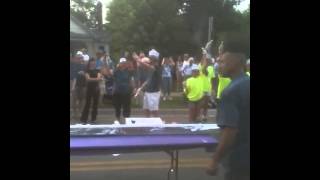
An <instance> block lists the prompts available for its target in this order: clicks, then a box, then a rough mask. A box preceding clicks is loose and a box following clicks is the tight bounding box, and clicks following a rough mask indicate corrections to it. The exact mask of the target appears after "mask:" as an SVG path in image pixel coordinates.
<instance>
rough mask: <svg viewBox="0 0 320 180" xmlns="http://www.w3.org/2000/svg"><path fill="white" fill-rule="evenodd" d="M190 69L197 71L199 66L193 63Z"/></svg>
mask: <svg viewBox="0 0 320 180" xmlns="http://www.w3.org/2000/svg"><path fill="white" fill-rule="evenodd" d="M191 70H192V71H199V66H198V65H197V64H193V65H192V67H191Z"/></svg>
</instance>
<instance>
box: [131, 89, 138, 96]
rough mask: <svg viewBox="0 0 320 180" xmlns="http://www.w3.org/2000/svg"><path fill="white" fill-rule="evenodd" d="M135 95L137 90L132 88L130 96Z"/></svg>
mask: <svg viewBox="0 0 320 180" xmlns="http://www.w3.org/2000/svg"><path fill="white" fill-rule="evenodd" d="M136 93H137V88H134V89H133V91H132V95H133V96H135V95H136Z"/></svg>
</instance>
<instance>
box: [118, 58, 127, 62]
mask: <svg viewBox="0 0 320 180" xmlns="http://www.w3.org/2000/svg"><path fill="white" fill-rule="evenodd" d="M126 61H127V60H126V58H120V61H119V63H124V62H126Z"/></svg>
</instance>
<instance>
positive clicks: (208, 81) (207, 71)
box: [199, 56, 215, 121]
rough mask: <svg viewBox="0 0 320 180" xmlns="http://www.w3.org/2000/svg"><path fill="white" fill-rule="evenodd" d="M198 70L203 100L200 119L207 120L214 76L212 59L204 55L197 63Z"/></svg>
mask: <svg viewBox="0 0 320 180" xmlns="http://www.w3.org/2000/svg"><path fill="white" fill-rule="evenodd" d="M199 70H200V78H201V79H202V81H203V93H204V94H203V102H202V105H203V107H202V109H203V112H202V118H201V119H202V121H207V115H208V103H209V100H210V97H211V94H212V83H213V78H214V77H215V75H214V74H215V73H214V69H213V66H212V61H211V59H210V58H206V57H205V56H204V57H203V59H202V60H201V63H200V64H199Z"/></svg>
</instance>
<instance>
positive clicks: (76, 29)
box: [70, 15, 110, 42]
mask: <svg viewBox="0 0 320 180" xmlns="http://www.w3.org/2000/svg"><path fill="white" fill-rule="evenodd" d="M70 40H86V41H88V40H91V41H98V42H106V41H109V40H110V37H109V35H108V34H106V33H104V32H99V31H96V30H91V29H89V28H88V27H86V26H85V25H84V24H82V23H81V22H80V21H79V20H78V19H77V18H75V17H74V16H72V15H70Z"/></svg>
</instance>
